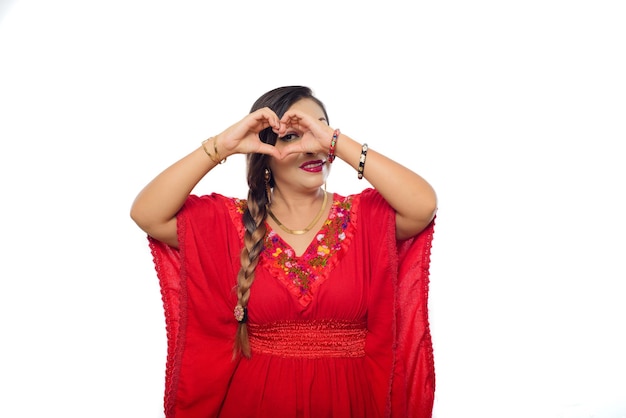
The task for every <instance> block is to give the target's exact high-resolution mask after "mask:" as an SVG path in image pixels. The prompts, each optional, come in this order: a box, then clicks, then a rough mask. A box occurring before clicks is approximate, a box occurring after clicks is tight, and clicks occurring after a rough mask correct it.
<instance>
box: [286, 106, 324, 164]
mask: <svg viewBox="0 0 626 418" xmlns="http://www.w3.org/2000/svg"><path fill="white" fill-rule="evenodd" d="M333 132H334V129H333V128H331V127H330V126H328V124H327V123H326V122H323V121H321V120H318V119H315V118H314V117H312V116H309V115H308V114H306V113H303V112H300V111H298V110H290V111H287V112H285V114H284V115H283V117H282V118H281V119H280V130H279V132H278V136H279V137H283V136H285V135H287V134H290V133H293V134H295V135H297V136H299V137H300V139H299V140H298V141H293V142H290V143H287V144H286V145H285V146H284V147H283V148H282V149H281V150H280V154H281V156H282V157H283V158H284V157H286V156H288V155H290V154H296V153H303V152H308V153H314V154H316V153H319V152H328V148H329V147H330V141H331V139H332V136H333Z"/></svg>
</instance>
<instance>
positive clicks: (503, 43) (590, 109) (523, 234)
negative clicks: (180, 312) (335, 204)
mask: <svg viewBox="0 0 626 418" xmlns="http://www.w3.org/2000/svg"><path fill="white" fill-rule="evenodd" d="M622 3H623V2H621V1H603V0H594V1H577V0H571V1H555V0H541V1H535V0H527V1H487V0H477V1H458V0H457V1H438V2H409V1H406V2H403V1H399V0H389V1H386V2H366V1H363V2H347V1H346V2H342V1H316V2H290V1H278V0H268V1H232V2H226V1H220V2H217V1H214V2H211V1H205V2H201V1H187V0H183V1H177V2H173V1H172V2H165V1H148V0H113V1H86V0H82V1H79V0H75V1H70V0H57V1H43V0H42V1H35V0H14V1H8V2H7V1H6V0H5V1H4V2H3V3H2V7H0V13H2V15H0V18H1V19H2V20H0V139H1V141H0V144H1V145H0V164H1V165H0V185H1V189H0V190H1V196H2V204H1V208H0V211H1V213H0V215H1V218H2V236H3V240H2V241H3V242H2V252H1V253H0V254H1V260H2V261H1V264H0V274H1V286H0V325H1V329H0V332H1V338H2V340H1V341H2V342H1V344H0V352H1V355H0V384H1V385H2V387H1V388H0V415H1V416H3V417H7V418H21V417H43V416H59V417H60V416H63V417H90V418H94V417H118V418H126V417H133V418H137V417H147V418H158V417H161V416H162V412H161V411H162V395H163V393H162V391H163V380H164V367H165V355H166V346H165V344H166V341H165V329H164V318H163V311H162V305H161V299H160V293H159V289H158V283H157V279H156V275H155V272H154V270H153V266H152V260H151V258H150V255H149V252H148V248H147V242H146V239H145V236H144V235H143V233H142V232H141V231H140V230H139V229H138V228H137V227H136V226H135V225H134V223H133V222H132V221H131V220H130V217H129V215H128V212H129V208H130V205H131V203H132V200H133V199H134V197H135V195H136V194H137V193H138V192H139V190H140V189H141V188H142V187H143V186H144V185H145V184H146V183H147V182H148V181H149V180H150V179H151V178H152V177H153V176H154V175H156V174H157V173H158V172H159V171H160V170H162V169H164V168H165V167H166V166H167V165H169V164H170V163H173V162H174V161H175V160H177V159H178V158H180V157H182V156H184V155H186V154H187V153H188V152H191V151H192V150H193V149H195V148H196V147H197V146H198V145H199V144H200V141H202V140H203V139H205V138H207V137H209V136H211V135H212V134H216V133H218V132H220V131H221V130H223V129H225V128H226V127H227V126H229V125H230V124H232V123H234V122H236V121H237V120H239V119H240V118H241V117H243V116H244V115H245V114H246V113H247V112H248V111H249V108H250V106H251V105H252V103H253V102H254V100H255V99H256V98H257V97H258V96H259V95H261V94H262V93H264V92H265V91H267V90H269V89H272V88H274V87H278V86H281V85H289V84H304V85H308V86H310V87H312V88H313V90H314V92H315V93H316V94H317V96H319V98H320V99H322V101H324V102H325V104H326V105H327V108H328V111H329V113H330V122H331V125H333V126H335V127H339V128H341V130H342V132H345V133H346V134H348V135H350V136H352V137H353V138H355V139H357V140H359V141H360V142H367V143H369V145H370V147H372V148H374V149H376V150H378V151H381V152H383V153H385V154H387V155H389V156H391V157H393V158H395V159H397V160H398V161H400V162H401V163H403V164H405V165H407V166H409V167H411V168H412V169H414V170H415V171H417V172H418V173H420V174H422V175H423V176H424V177H425V178H427V179H428V180H429V181H430V182H431V183H432V184H433V185H434V187H435V188H436V190H437V192H438V196H439V207H440V209H439V212H438V218H437V226H436V233H435V241H434V247H433V254H432V267H431V280H432V282H431V299H430V315H431V325H432V333H433V338H434V348H435V361H436V369H437V393H436V401H435V416H436V417H438V418H458V417H481V418H486V417H494V418H501V417H507V418H509V417H533V418H536V417H596V418H598V417H601V418H615V417H626V356H625V355H624V353H626V338H625V319H626V303H625V296H626V291H625V290H624V283H623V282H624V279H625V278H626V267H625V263H624V260H625V257H624V256H625V250H626V246H625V244H624V236H625V234H626V224H625V221H624V215H625V213H626V204H625V203H624V190H625V184H624V183H625V180H626V169H625V164H624V155H625V152H624V151H623V146H624V139H625V138H626V135H625V133H626V129H625V116H626V83H625V80H626V77H625V76H624V74H626V60H625V52H626V48H625V47H626V45H625V44H626V42H625V40H626V29H625V28H626V25H625V24H624V22H625V21H626V20H625V19H626V14H625V13H624V9H623V8H622V7H621V4H622ZM237 157H241V158H237ZM333 170H334V171H333V173H332V175H331V177H330V180H329V185H328V187H329V190H332V191H337V192H341V193H348V192H357V191H359V190H361V189H362V188H363V187H366V185H367V184H366V183H365V182H359V181H357V179H356V173H354V171H353V170H352V169H349V168H348V167H347V165H345V164H343V163H341V162H339V163H336V164H335V167H334V168H333ZM390 180H393V179H390ZM196 191H197V192H198V193H207V192H211V191H218V192H221V193H225V194H228V195H234V196H239V197H245V192H246V188H245V174H244V164H243V157H242V156H234V157H232V158H229V160H228V163H227V164H225V165H222V166H220V167H218V169H216V171H215V172H212V173H211V175H210V176H209V177H207V178H206V179H204V180H203V181H202V182H201V183H200V184H199V185H198V188H197V190H196Z"/></svg>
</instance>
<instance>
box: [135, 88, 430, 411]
mask: <svg viewBox="0 0 626 418" xmlns="http://www.w3.org/2000/svg"><path fill="white" fill-rule="evenodd" d="M233 154H246V155H247V163H248V174H247V179H248V185H249V193H248V198H247V199H246V200H240V199H236V198H232V197H225V196H221V195H219V194H215V193H214V194H211V195H208V196H195V195H190V193H191V191H192V189H193V188H194V186H195V185H196V184H197V183H198V182H199V181H200V179H202V178H203V177H204V176H205V175H207V174H208V173H209V172H211V171H213V170H214V169H215V170H216V171H219V167H218V166H219V164H221V163H225V162H226V160H227V158H228V157H229V156H230V155H233ZM336 158H337V159H341V160H343V161H344V162H346V163H347V164H349V165H351V166H352V167H353V168H354V169H355V170H356V173H355V175H358V177H359V178H363V177H364V178H366V179H367V180H368V181H369V182H370V183H371V184H372V186H373V187H374V188H373V189H372V188H368V189H366V190H364V191H362V192H361V193H358V194H354V195H351V196H345V197H344V196H340V195H338V194H331V193H329V192H327V191H326V189H325V183H326V178H327V176H328V173H329V171H330V167H331V165H332V163H333V161H334V160H335V159H336ZM211 175H213V174H211ZM436 204H437V203H436V196H435V192H434V191H433V189H432V187H431V186H430V185H429V184H428V183H427V182H426V181H425V180H424V179H422V178H421V177H420V176H419V175H417V174H415V173H414V172H412V171H411V170H409V169H407V168H406V167H403V166H402V165H400V164H398V163H396V162H394V161H392V160H390V159H389V158H386V157H385V156H383V155H381V154H379V153H377V152H376V151H374V150H372V149H368V147H367V145H365V144H360V143H357V142H356V141H355V140H353V139H352V138H350V137H348V136H347V135H345V134H343V133H341V132H340V131H339V130H338V129H333V128H332V127H330V125H329V120H328V115H327V114H326V110H325V108H324V106H323V104H322V102H320V101H319V100H318V99H317V98H315V97H314V96H313V95H312V92H311V90H310V89H309V88H307V87H301V86H290V87H281V88H277V89H274V90H272V91H270V92H268V93H266V94H264V95H263V96H262V97H260V98H259V99H258V100H257V101H256V103H255V104H254V105H253V107H252V110H251V113H250V114H248V115H247V116H246V117H244V118H243V119H242V120H241V121H239V122H238V123H236V124H234V125H232V126H230V127H229V128H227V129H226V130H225V131H223V132H221V133H220V134H218V135H216V136H214V137H211V138H209V139H208V140H205V141H203V142H202V144H201V145H200V146H199V147H198V148H197V149H196V150H195V151H193V152H192V153H190V154H189V155H187V156H186V157H184V158H183V159H181V160H179V161H178V162H176V163H175V164H173V165H172V166H170V167H169V168H167V169H166V170H165V171H163V172H162V173H161V174H159V175H158V176H157V177H156V178H155V179H154V180H152V181H151V182H150V183H149V184H148V185H147V186H146V187H145V188H144V189H143V190H142V191H141V193H140V194H139V195H138V196H137V198H136V200H135V202H134V203H133V206H132V209H131V217H132V219H133V220H134V221H135V222H136V223H137V225H138V226H139V227H140V228H141V229H142V230H144V231H145V232H146V233H147V234H148V237H149V241H150V245H151V249H152V252H153V255H154V259H155V264H156V270H157V274H158V276H159V280H160V285H161V289H162V293H163V300H164V306H165V314H166V324H167V333H168V364H167V371H166V390H165V413H166V416H167V417H168V418H170V417H176V418H187V417H193V418H200V417H203V418H204V417H359V418H363V417H383V416H391V417H402V418H406V417H428V416H430V415H431V410H432V404H433V395H434V367H433V359H432V344H431V341H430V333H429V330H428V318H427V295H428V267H429V257H430V244H431V240H432V232H433V229H432V228H433V219H434V216H435V211H436Z"/></svg>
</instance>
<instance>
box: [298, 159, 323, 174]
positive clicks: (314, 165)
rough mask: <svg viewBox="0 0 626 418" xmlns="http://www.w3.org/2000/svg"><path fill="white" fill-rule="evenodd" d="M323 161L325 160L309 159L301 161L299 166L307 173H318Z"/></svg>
mask: <svg viewBox="0 0 626 418" xmlns="http://www.w3.org/2000/svg"><path fill="white" fill-rule="evenodd" d="M325 163H326V161H324V160H311V161H306V162H304V163H302V164H301V165H300V168H301V169H302V170H304V171H308V172H309V173H319V172H320V171H322V169H323V168H324V164H325Z"/></svg>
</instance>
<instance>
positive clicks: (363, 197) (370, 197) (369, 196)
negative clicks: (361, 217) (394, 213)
mask: <svg viewBox="0 0 626 418" xmlns="http://www.w3.org/2000/svg"><path fill="white" fill-rule="evenodd" d="M345 199H346V200H347V201H350V202H351V205H352V210H353V212H361V213H371V212H388V211H389V210H393V209H391V206H390V205H389V203H387V201H386V200H385V199H384V198H383V197H382V195H381V194H380V193H379V192H378V191H377V190H376V189H373V188H371V187H370V188H367V189H364V190H363V191H361V192H360V193H356V194H352V195H349V196H347V197H345Z"/></svg>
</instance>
